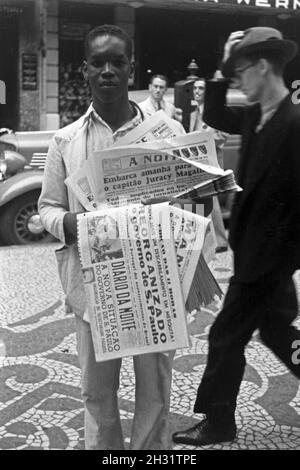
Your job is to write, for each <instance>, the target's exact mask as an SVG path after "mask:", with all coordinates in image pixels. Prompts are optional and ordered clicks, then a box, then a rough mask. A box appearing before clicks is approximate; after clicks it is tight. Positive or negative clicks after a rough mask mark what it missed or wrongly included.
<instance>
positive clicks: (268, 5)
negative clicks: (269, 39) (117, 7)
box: [130, 0, 300, 11]
mask: <svg viewBox="0 0 300 470" xmlns="http://www.w3.org/2000/svg"><path fill="white" fill-rule="evenodd" d="M130 3H131V5H132V6H133V7H135V8H137V7H138V6H139V7H143V6H147V5H149V4H151V6H154V5H155V4H157V6H172V7H174V8H176V4H177V5H181V6H189V5H195V4H198V5H199V6H200V5H202V6H205V5H207V6H208V5H218V4H219V5H220V6H226V5H228V6H238V7H245V8H265V9H268V10H273V11H274V10H279V9H280V10H282V9H284V10H289V11H291V10H294V11H295V10H299V9H300V0H172V1H170V0H164V1H163V2H162V1H161V0H141V1H140V2H130Z"/></svg>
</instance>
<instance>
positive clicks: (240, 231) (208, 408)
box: [173, 27, 300, 446]
mask: <svg viewBox="0 0 300 470" xmlns="http://www.w3.org/2000/svg"><path fill="white" fill-rule="evenodd" d="M296 52H297V45H296V43H295V42H293V41H288V40H285V39H283V37H282V35H281V33H280V32H279V31H278V30H276V29H274V28H267V27H255V28H250V29H248V30H246V31H237V32H235V33H232V34H231V35H230V36H229V39H228V41H227V43H226V44H225V49H224V59H223V66H222V72H223V76H224V77H225V78H224V79H221V80H217V79H216V80H212V81H208V82H207V83H206V93H205V104H204V114H203V118H204V120H205V122H207V123H208V125H210V126H212V127H214V128H217V129H220V130H222V131H225V132H228V133H230V134H241V135H242V147H241V157H240V161H239V167H238V175H237V176H238V183H239V184H240V185H241V186H242V187H243V189H244V190H243V192H241V193H238V194H237V195H236V199H235V204H234V207H233V210H232V214H231V219H230V236H229V243H230V245H231V247H232V249H233V252H234V276H233V277H232V279H231V281H230V285H229V289H228V292H227V295H226V297H225V301H224V305H223V308H222V310H221V312H220V313H219V315H218V316H217V318H216V320H215V322H214V324H213V326H212V327H211V330H210V333H209V353H208V361H207V366H206V369H205V372H204V375H203V377H202V381H201V383H200V385H199V388H198V393H197V398H196V402H195V405H194V412H195V413H204V414H205V415H206V417H205V418H204V419H203V420H202V421H200V422H199V423H197V424H196V425H195V426H194V427H192V428H190V429H187V430H185V431H179V432H176V433H175V434H174V435H173V440H174V442H176V443H182V444H192V445H199V446H200V445H205V444H213V443H217V442H222V441H230V440H233V439H234V438H235V436H236V422H235V409H236V401H237V396H238V393H239V388H240V384H241V381H242V377H243V373H244V369H245V357H244V350H245V346H246V345H247V343H248V342H249V341H250V339H251V336H252V334H253V332H254V331H255V330H256V329H258V330H259V333H260V337H261V340H262V341H263V342H264V343H265V344H266V345H267V346H268V347H269V348H270V349H271V350H272V351H273V352H274V353H275V354H276V356H277V357H278V358H279V359H280V360H281V361H282V362H283V363H284V364H285V365H286V366H287V367H288V369H289V370H290V371H291V372H292V373H293V374H294V375H295V376H296V377H298V378H300V364H299V361H295V360H294V359H293V358H294V354H293V353H294V352H295V347H296V346H297V345H299V341H300V331H299V330H297V329H296V328H295V327H294V326H293V325H292V322H293V321H294V320H295V318H296V317H297V314H298V303H297V297H296V292H295V286H294V283H293V279H292V275H293V273H294V272H295V270H296V269H299V268H300V204H299V201H300V165H299V148H300V109H299V107H297V106H295V105H294V104H293V103H292V100H291V96H290V95H289V91H288V90H287V88H286V86H285V83H284V80H283V71H284V67H285V65H286V63H287V62H289V61H290V60H291V59H292V58H293V57H295V55H296ZM229 79H233V80H234V81H235V82H236V85H237V86H238V87H239V88H240V89H241V91H242V92H243V93H245V94H246V96H247V99H248V102H249V103H250V104H249V105H248V106H245V107H234V106H233V107H227V106H226V92H227V88H228V84H229Z"/></svg>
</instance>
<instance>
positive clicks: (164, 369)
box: [76, 316, 175, 450]
mask: <svg viewBox="0 0 300 470" xmlns="http://www.w3.org/2000/svg"><path fill="white" fill-rule="evenodd" d="M76 327H77V348H78V355H79V362H80V367H81V371H82V386H81V391H82V397H83V401H84V408H85V423H84V424H85V425H84V427H85V447H86V449H102V450H120V449H124V440H123V433H122V427H121V420H120V412H119V405H118V389H119V385H121V387H122V384H119V377H120V369H121V363H122V360H121V359H114V360H110V361H105V362H96V360H95V353H94V347H93V343H92V336H91V330H90V325H89V323H87V322H86V321H84V320H82V319H81V318H80V317H78V316H76ZM174 354H175V351H171V352H168V353H153V354H142V355H139V356H134V357H133V363H134V372H135V413H134V419H133V424H132V432H131V443H130V449H134V450H137V449H146V450H156V449H169V448H170V437H169V406H170V389H171V381H172V363H173V358H174Z"/></svg>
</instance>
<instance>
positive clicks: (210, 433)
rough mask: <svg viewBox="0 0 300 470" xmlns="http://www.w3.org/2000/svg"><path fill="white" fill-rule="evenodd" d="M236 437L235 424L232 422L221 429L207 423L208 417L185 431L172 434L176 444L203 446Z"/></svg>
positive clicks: (231, 439)
mask: <svg viewBox="0 0 300 470" xmlns="http://www.w3.org/2000/svg"><path fill="white" fill-rule="evenodd" d="M235 437H236V425H235V423H232V424H230V425H228V426H226V427H222V428H221V429H216V427H215V426H214V427H213V426H212V425H210V424H209V422H208V419H207V418H205V419H204V420H202V421H200V423H198V424H196V425H195V426H193V427H192V428H189V429H186V430H185V431H178V432H175V433H174V434H173V436H172V439H173V441H174V442H175V443H176V444H187V445H192V446H205V445H208V444H217V443H219V442H226V441H233V440H234V438H235Z"/></svg>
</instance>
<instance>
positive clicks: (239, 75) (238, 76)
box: [233, 62, 256, 80]
mask: <svg viewBox="0 0 300 470" xmlns="http://www.w3.org/2000/svg"><path fill="white" fill-rule="evenodd" d="M255 64H256V62H251V63H250V64H248V65H246V66H245V67H243V68H241V69H237V70H234V75H233V79H235V80H240V79H241V78H242V73H243V72H245V71H246V70H247V69H250V67H253V65H255Z"/></svg>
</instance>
